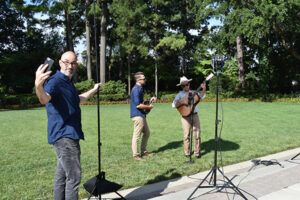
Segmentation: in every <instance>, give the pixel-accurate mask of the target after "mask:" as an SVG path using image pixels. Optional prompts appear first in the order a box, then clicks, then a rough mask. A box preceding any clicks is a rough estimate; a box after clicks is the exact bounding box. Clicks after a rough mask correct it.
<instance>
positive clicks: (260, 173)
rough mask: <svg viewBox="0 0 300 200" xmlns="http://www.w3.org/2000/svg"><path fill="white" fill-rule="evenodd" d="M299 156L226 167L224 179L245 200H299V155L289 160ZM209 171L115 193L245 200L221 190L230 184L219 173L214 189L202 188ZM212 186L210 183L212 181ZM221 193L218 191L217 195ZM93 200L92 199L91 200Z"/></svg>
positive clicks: (130, 198)
mask: <svg viewBox="0 0 300 200" xmlns="http://www.w3.org/2000/svg"><path fill="white" fill-rule="evenodd" d="M298 153H300V148H297V149H292V150H288V151H284V152H280V153H277V154H272V155H268V156H265V157H261V158H256V159H254V160H260V161H263V160H264V161H270V160H274V161H275V160H276V161H278V163H279V164H274V165H269V166H266V165H263V164H259V165H254V162H253V161H251V160H249V161H245V162H242V163H238V164H234V165H230V166H226V167H224V168H223V169H222V168H220V170H221V171H222V170H224V174H225V176H226V177H227V178H228V179H229V180H231V181H232V183H233V185H234V186H237V188H238V189H237V190H238V191H240V192H241V193H242V194H243V195H244V196H245V197H246V198H247V199H258V200H299V199H300V155H299V156H298V157H296V158H295V159H294V160H291V158H293V157H294V156H295V155H297V154H298ZM209 172H210V170H209V171H205V172H201V173H198V174H194V175H190V176H184V177H181V178H176V179H171V180H167V181H162V182H159V183H154V184H150V185H144V186H141V187H136V188H131V189H126V190H122V191H118V193H119V194H121V195H122V196H123V197H125V198H126V199H127V200H144V199H151V200H184V199H188V198H189V197H190V196H191V195H192V193H193V192H195V193H193V195H192V196H191V197H190V198H189V199H196V200H198V199H201V200H202V199H203V200H213V199H214V200H216V199H217V200H223V199H224V200H228V199H231V200H232V199H235V200H240V199H245V198H242V197H241V196H240V195H239V194H238V193H237V191H236V190H235V191H234V190H233V189H232V188H229V187H226V188H222V186H224V181H225V182H226V183H229V182H228V180H226V178H224V177H223V176H222V175H221V174H220V173H219V172H218V173H217V185H216V186H217V187H211V188H203V186H213V185H212V184H213V183H211V185H208V181H209V180H210V177H211V175H210V176H208V177H207V178H206V179H205V180H206V181H204V183H203V184H201V187H200V188H199V187H198V186H199V185H200V183H201V182H202V180H203V179H204V178H205V177H206V176H207V175H208V173H209ZM212 182H213V181H212ZM217 189H220V191H217ZM119 198H120V197H119V196H118V195H117V194H116V193H109V194H104V195H102V199H106V200H110V199H119ZM91 199H95V198H91Z"/></svg>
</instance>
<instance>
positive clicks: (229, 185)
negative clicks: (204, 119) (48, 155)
mask: <svg viewBox="0 0 300 200" xmlns="http://www.w3.org/2000/svg"><path fill="white" fill-rule="evenodd" d="M217 58H218V57H215V58H214V59H217ZM217 61H218V60H214V62H213V61H212V63H213V64H212V65H213V67H214V68H215V69H216V70H215V73H216V76H217V84H216V86H217V90H216V121H215V157H214V159H215V160H214V166H213V168H212V169H211V170H210V171H209V173H208V174H207V175H206V176H205V178H204V179H203V180H202V181H201V183H200V184H199V185H198V186H197V187H196V189H195V190H194V191H193V192H192V194H191V195H190V196H189V197H188V199H191V197H192V196H193V195H194V193H195V192H196V191H197V189H198V188H216V189H217V191H218V192H219V191H221V190H222V189H224V188H231V189H233V190H234V191H235V192H236V193H238V194H239V195H240V196H241V197H243V199H246V200H247V198H246V197H245V196H244V194H243V193H242V192H241V191H240V190H239V188H238V187H237V186H235V185H234V184H233V183H232V181H231V180H230V179H229V178H228V177H226V176H225V174H224V173H223V172H222V171H221V170H220V168H219V167H218V165H217V151H218V143H219V137H218V124H219V122H220V120H218V99H219V74H220V73H221V72H218V71H217V67H218V66H217V65H221V66H222V65H223V64H224V61H223V63H218V62H217ZM214 65H216V66H214ZM217 171H218V172H220V173H221V175H222V176H223V177H224V178H225V179H226V181H227V182H226V181H225V180H224V182H225V183H224V185H217ZM210 175H211V178H210V181H209V184H211V180H212V179H213V185H208V186H202V184H203V183H204V181H205V180H206V179H207V178H208V177H209V176H210Z"/></svg>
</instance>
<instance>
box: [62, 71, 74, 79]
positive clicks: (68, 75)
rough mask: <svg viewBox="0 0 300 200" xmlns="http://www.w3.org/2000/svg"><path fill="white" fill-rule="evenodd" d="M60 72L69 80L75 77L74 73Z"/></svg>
mask: <svg viewBox="0 0 300 200" xmlns="http://www.w3.org/2000/svg"><path fill="white" fill-rule="evenodd" d="M60 72H61V73H63V74H64V75H66V76H67V77H69V78H72V76H73V74H74V72H73V73H69V72H66V71H64V70H61V71H60Z"/></svg>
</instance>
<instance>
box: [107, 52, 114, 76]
mask: <svg viewBox="0 0 300 200" xmlns="http://www.w3.org/2000/svg"><path fill="white" fill-rule="evenodd" d="M112 49H113V48H112V47H110V48H109V53H108V59H107V62H108V63H107V64H108V80H109V81H110V80H111V66H112V63H111V55H112Z"/></svg>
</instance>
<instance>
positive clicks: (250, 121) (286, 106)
mask: <svg viewBox="0 0 300 200" xmlns="http://www.w3.org/2000/svg"><path fill="white" fill-rule="evenodd" d="M220 108H221V107H220ZM223 110H224V125H223V129H222V143H221V145H222V150H223V153H222V155H223V164H224V165H229V164H232V163H237V162H240V161H244V160H249V159H251V158H255V157H259V156H263V155H267V154H271V153H275V152H280V151H283V150H287V149H291V148H295V147H299V146H300V123H299V119H300V112H299V111H300V104H298V103H258V102H248V103H242V102H241V103H223ZM129 112H130V111H129V105H128V104H125V105H124V104H123V105H103V106H102V105H101V107H100V113H101V142H102V147H101V156H102V159H101V161H102V162H101V166H102V170H103V171H105V172H106V178H107V179H108V180H110V181H113V182H116V183H119V184H122V185H123V189H125V188H130V187H134V186H139V185H144V184H149V183H154V182H157V181H161V180H165V179H170V178H175V177H179V176H184V175H188V174H194V173H197V172H200V171H204V170H208V169H210V168H211V167H212V166H213V162H214V160H213V159H214V136H215V113H216V111H215V103H204V102H202V103H200V104H199V117H200V124H201V139H202V144H201V149H202V150H201V153H202V155H203V156H202V158H201V159H199V160H198V159H197V160H195V164H193V165H189V164H184V161H186V160H187V159H186V158H185V157H184V153H183V144H182V139H183V133H182V129H181V122H180V115H179V113H178V112H177V110H176V109H172V108H171V104H170V103H168V104H167V103H161V104H158V103H157V104H155V108H154V109H153V110H152V111H151V113H150V114H149V115H148V116H147V119H148V125H149V127H150V131H151V135H150V139H149V142H148V151H149V152H155V153H156V155H155V156H154V157H151V158H147V161H146V162H140V161H133V159H132V151H131V138H132V130H133V123H132V121H131V119H130V118H129ZM221 118H222V117H221V109H220V111H219V119H221ZM0 123H1V126H0V134H1V140H0V152H1V156H0V199H9V200H11V199H30V200H32V199H53V196H52V191H53V189H52V188H53V181H54V174H55V167H56V157H55V153H54V150H53V147H52V146H51V145H49V144H48V143H47V133H46V130H47V128H46V127H47V116H46V110H45V108H38V109H29V110H14V111H2V112H0ZM82 125H83V131H84V133H85V141H81V163H82V184H83V183H85V182H86V181H87V180H88V179H90V178H92V177H94V176H95V175H97V173H98V161H97V158H98V157H97V107H96V106H82ZM220 125H221V124H220ZM219 130H220V126H219ZM218 156H219V155H218ZM193 159H194V158H193ZM82 184H81V186H80V197H81V198H83V197H88V193H87V192H86V191H85V190H84V188H83V186H82Z"/></svg>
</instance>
